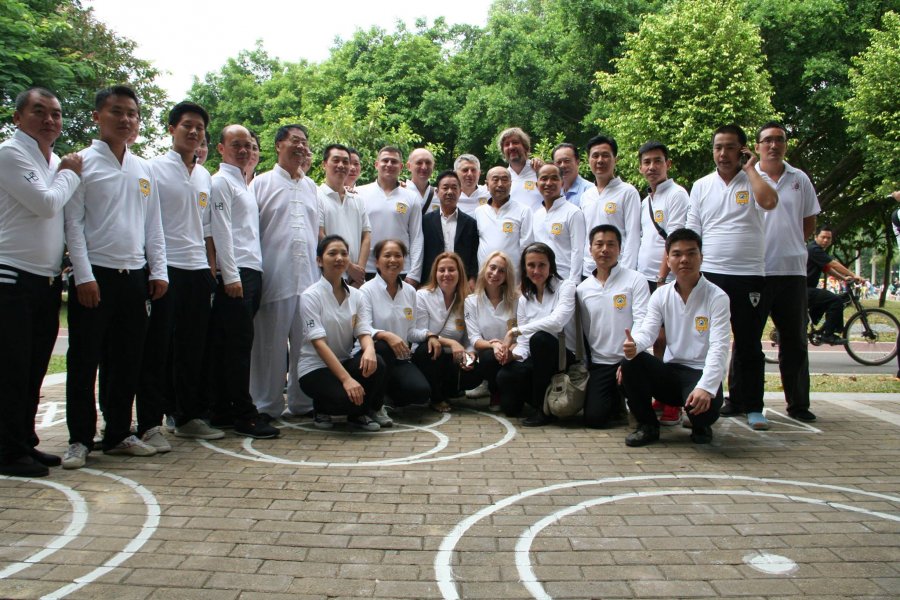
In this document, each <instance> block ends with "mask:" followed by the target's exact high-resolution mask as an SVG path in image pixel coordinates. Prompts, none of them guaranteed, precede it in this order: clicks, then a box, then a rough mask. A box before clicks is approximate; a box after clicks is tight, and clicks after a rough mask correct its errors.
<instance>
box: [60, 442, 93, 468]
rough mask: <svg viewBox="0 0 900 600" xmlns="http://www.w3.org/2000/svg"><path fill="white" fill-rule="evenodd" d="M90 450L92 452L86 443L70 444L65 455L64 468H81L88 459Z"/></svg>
mask: <svg viewBox="0 0 900 600" xmlns="http://www.w3.org/2000/svg"><path fill="white" fill-rule="evenodd" d="M88 452H90V450H88V447H87V446H85V445H84V444H79V443H78V442H75V443H74V444H69V447H68V448H67V449H66V453H65V454H64V455H63V459H62V468H63V469H80V468H81V467H83V466H84V462H85V461H86V460H87V455H88Z"/></svg>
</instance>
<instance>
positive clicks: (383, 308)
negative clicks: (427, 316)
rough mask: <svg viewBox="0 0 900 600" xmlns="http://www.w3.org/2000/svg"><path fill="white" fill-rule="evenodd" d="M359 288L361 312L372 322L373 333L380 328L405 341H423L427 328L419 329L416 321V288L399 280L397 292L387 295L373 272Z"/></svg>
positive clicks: (382, 280)
mask: <svg viewBox="0 0 900 600" xmlns="http://www.w3.org/2000/svg"><path fill="white" fill-rule="evenodd" d="M359 291H360V292H361V293H362V298H363V303H362V311H363V315H364V318H365V320H366V321H368V322H369V323H371V324H372V335H373V336H374V335H375V334H376V333H378V332H380V331H389V332H390V333H393V334H396V335H398V336H400V337H401V338H402V339H404V340H406V341H407V342H409V343H418V342H422V341H424V340H425V334H426V333H428V332H427V330H425V329H420V328H419V327H418V326H417V324H416V290H415V289H414V288H413V286H411V285H409V284H408V283H406V282H403V281H401V282H400V287H399V288H398V289H397V293H396V294H395V295H394V297H393V298H391V295H390V294H389V293H388V290H387V282H386V281H385V280H384V279H382V278H381V275H375V278H374V279H370V280H369V281H367V282H365V283H364V284H363V285H362V287H361V288H359Z"/></svg>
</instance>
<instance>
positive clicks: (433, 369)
mask: <svg viewBox="0 0 900 600" xmlns="http://www.w3.org/2000/svg"><path fill="white" fill-rule="evenodd" d="M441 350H442V352H441V353H440V354H439V355H438V357H437V359H432V358H431V355H430V354H429V353H428V344H419V345H418V346H417V347H416V350H415V352H413V357H412V360H413V364H415V365H416V366H417V367H418V368H419V370H420V371H421V372H422V374H423V375H424V376H425V379H426V380H427V381H428V384H429V386H430V387H431V402H432V404H437V403H440V402H446V401H447V398H448V397H450V396H452V395H455V394H456V392H458V391H461V390H471V389H472V388H474V387H478V384H479V383H481V381H482V379H483V378H482V376H481V372H480V371H479V368H478V364H477V363H476V365H475V368H474V369H472V370H471V371H465V370H463V369H460V368H459V365H458V364H456V363H455V362H453V354H451V353H450V352H443V348H442V349H441Z"/></svg>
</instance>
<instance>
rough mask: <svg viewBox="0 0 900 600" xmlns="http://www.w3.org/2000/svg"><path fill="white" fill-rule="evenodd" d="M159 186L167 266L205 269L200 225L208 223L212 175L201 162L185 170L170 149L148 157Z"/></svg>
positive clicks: (204, 250) (177, 155)
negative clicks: (151, 157)
mask: <svg viewBox="0 0 900 600" xmlns="http://www.w3.org/2000/svg"><path fill="white" fill-rule="evenodd" d="M150 166H151V167H152V168H153V175H154V176H155V177H156V185H157V187H158V188H159V212H160V214H161V215H162V227H163V234H164V235H165V238H166V262H167V263H168V265H169V266H170V267H175V268H177V269H185V270H190V271H199V270H200V269H208V268H209V262H208V261H207V258H206V243H205V241H204V239H203V232H204V228H208V227H209V213H210V210H209V199H210V194H211V191H212V178H211V177H210V174H209V171H207V170H206V169H205V168H203V166H202V165H194V168H193V169H192V170H191V171H190V172H188V170H187V167H186V166H185V165H184V161H183V160H181V155H179V154H178V153H177V152H175V151H174V150H169V151H168V152H166V153H165V154H163V155H162V156H157V157H156V158H154V159H153V160H151V161H150Z"/></svg>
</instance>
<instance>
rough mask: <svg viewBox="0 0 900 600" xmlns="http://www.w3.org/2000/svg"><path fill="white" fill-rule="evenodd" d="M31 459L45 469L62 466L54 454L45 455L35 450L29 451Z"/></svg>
mask: <svg viewBox="0 0 900 600" xmlns="http://www.w3.org/2000/svg"><path fill="white" fill-rule="evenodd" d="M31 458H33V459H34V460H36V461H38V462H39V463H41V464H42V465H44V466H45V467H58V466H59V465H61V464H62V459H61V458H60V457H58V456H56V455H55V454H47V453H46V452H41V451H40V450H38V449H37V448H32V449H31Z"/></svg>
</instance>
